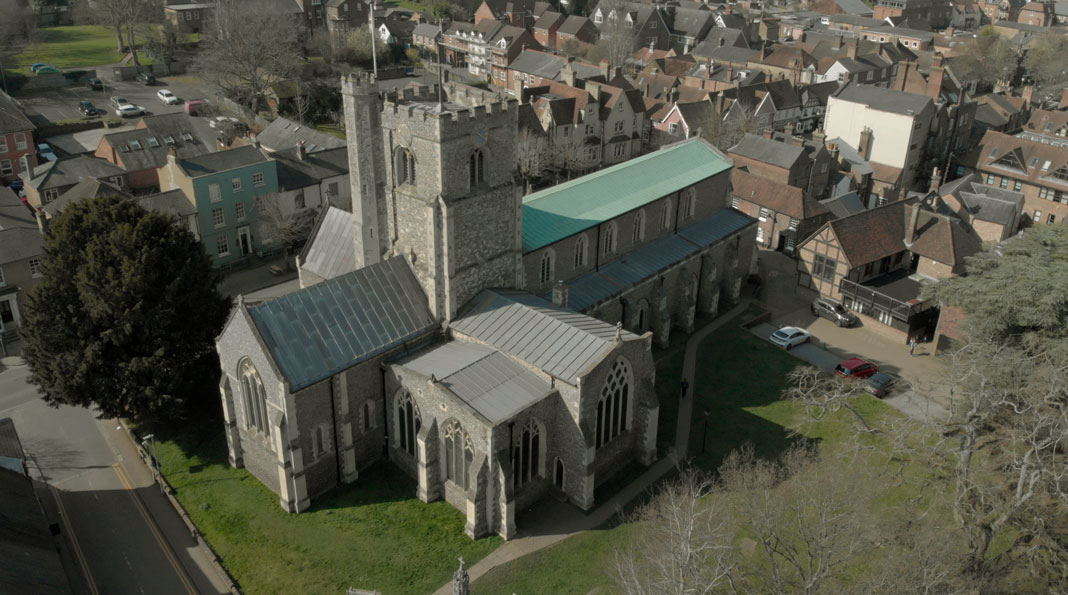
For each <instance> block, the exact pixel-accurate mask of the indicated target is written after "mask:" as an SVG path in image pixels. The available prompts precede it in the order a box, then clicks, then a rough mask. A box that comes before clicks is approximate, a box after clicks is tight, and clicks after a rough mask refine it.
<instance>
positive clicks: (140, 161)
mask: <svg viewBox="0 0 1068 595" xmlns="http://www.w3.org/2000/svg"><path fill="white" fill-rule="evenodd" d="M172 148H173V149H174V150H175V151H177V153H178V158H179V159H188V158H192V157H197V156H199V155H203V154H205V153H209V152H211V150H212V147H211V146H210V145H208V144H207V143H205V142H204V141H203V139H201V138H200V136H199V134H198V133H197V131H196V128H195V127H194V126H193V120H192V119H191V118H190V117H189V116H188V115H187V114H182V113H178V114H167V115H161V116H149V117H146V118H142V119H141V120H140V121H139V122H138V123H137V126H136V127H135V128H134V129H133V130H127V131H125V132H114V133H112V134H105V135H104V136H103V137H101V139H100V143H99V144H98V145H97V147H96V152H95V153H94V155H96V156H97V157H99V158H101V159H105V160H107V161H109V162H111V163H114V164H115V165H117V166H119V167H121V168H122V169H124V170H126V178H127V181H128V182H129V189H130V190H131V191H133V192H135V193H139V192H151V191H153V190H155V191H158V190H159V176H158V171H157V170H158V169H159V168H160V167H163V166H164V165H166V164H167V153H168V151H170V150H171V149H172Z"/></svg>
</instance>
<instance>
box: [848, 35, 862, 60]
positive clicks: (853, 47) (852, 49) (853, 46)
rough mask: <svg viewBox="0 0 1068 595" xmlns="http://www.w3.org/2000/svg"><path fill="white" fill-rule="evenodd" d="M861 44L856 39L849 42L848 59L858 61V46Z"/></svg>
mask: <svg viewBox="0 0 1068 595" xmlns="http://www.w3.org/2000/svg"><path fill="white" fill-rule="evenodd" d="M859 44H860V41H859V40H858V39H857V38H855V37H854V38H853V39H850V40H849V43H848V44H846V57H847V58H852V59H854V60H856V59H857V46H858V45H859Z"/></svg>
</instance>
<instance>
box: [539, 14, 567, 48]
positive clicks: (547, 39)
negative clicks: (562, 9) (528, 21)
mask: <svg viewBox="0 0 1068 595" xmlns="http://www.w3.org/2000/svg"><path fill="white" fill-rule="evenodd" d="M565 20H567V16H566V15H563V14H560V13H558V12H554V11H551V10H547V11H545V12H543V13H542V14H541V16H540V17H538V20H537V21H536V22H535V23H534V26H533V27H531V32H532V33H533V34H534V39H536V40H538V43H540V44H541V47H543V48H545V49H547V50H549V51H553V50H555V49H556V48H557V44H556V31H557V29H559V28H560V25H562V24H564V21H565Z"/></svg>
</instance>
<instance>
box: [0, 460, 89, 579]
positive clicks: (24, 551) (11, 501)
mask: <svg viewBox="0 0 1068 595" xmlns="http://www.w3.org/2000/svg"><path fill="white" fill-rule="evenodd" d="M0 559H3V560H4V563H3V564H0V585H2V587H3V590H4V591H5V592H8V593H34V594H35V595H51V594H53V593H57V594H58V593H66V594H69V593H72V591H71V588H70V583H69V582H67V575H66V572H65V571H64V570H63V564H62V562H60V558H59V553H58V552H57V551H56V543H55V540H54V539H53V537H52V535H51V533H49V531H48V521H47V520H46V518H45V515H44V512H43V511H42V510H41V505H40V503H39V502H38V500H37V496H36V495H35V494H34V490H33V484H32V483H31V482H30V479H29V478H28V477H26V476H25V475H23V474H22V473H19V472H16V471H13V470H10V469H6V468H3V467H0Z"/></svg>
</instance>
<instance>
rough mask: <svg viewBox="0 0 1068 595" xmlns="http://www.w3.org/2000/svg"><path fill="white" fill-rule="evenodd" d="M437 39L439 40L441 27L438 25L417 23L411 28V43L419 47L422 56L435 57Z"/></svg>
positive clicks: (436, 53)
mask: <svg viewBox="0 0 1068 595" xmlns="http://www.w3.org/2000/svg"><path fill="white" fill-rule="evenodd" d="M439 41H441V27H439V26H438V25H432V24H430V23H419V24H418V25H416V26H415V29H412V45H413V46H415V47H417V48H419V49H420V50H421V51H422V54H423V55H424V56H435V57H436V56H437V55H438V42H439ZM435 59H436V58H435Z"/></svg>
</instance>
